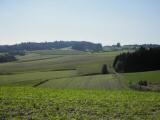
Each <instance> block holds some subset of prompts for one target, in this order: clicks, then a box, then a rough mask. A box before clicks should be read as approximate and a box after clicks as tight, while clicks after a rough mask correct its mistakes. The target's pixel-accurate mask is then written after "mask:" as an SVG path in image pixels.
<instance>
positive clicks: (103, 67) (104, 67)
mask: <svg viewBox="0 0 160 120" xmlns="http://www.w3.org/2000/svg"><path fill="white" fill-rule="evenodd" d="M101 73H102V74H108V73H109V72H108V69H107V65H106V64H104V65H103V66H102V71H101Z"/></svg>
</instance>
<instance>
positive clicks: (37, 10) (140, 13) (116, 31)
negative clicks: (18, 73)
mask: <svg viewBox="0 0 160 120" xmlns="http://www.w3.org/2000/svg"><path fill="white" fill-rule="evenodd" d="M55 40H78V41H82V40H86V41H92V42H100V43H102V44H104V45H108V44H110V45H111V44H115V43H117V42H121V43H122V44H142V43H158V44H160V0H0V44H14V43H20V42H26V41H33V42H41V41H55Z"/></svg>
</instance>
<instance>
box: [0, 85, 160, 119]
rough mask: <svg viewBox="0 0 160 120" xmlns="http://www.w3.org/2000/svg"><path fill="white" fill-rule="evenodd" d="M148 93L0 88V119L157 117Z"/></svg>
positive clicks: (159, 109)
mask: <svg viewBox="0 0 160 120" xmlns="http://www.w3.org/2000/svg"><path fill="white" fill-rule="evenodd" d="M159 118H160V95H159V93H151V92H147V93H145V92H134V91H103V90H54V89H44V88H43V89H42V88H28V87H20V88H19V87H13V88H12V87H10V88H8V87H2V88H0V119H60V120H71V119H73V120H75V119H76V120H83V119H84V120H85V119H86V120H96V119H103V120H106V119H109V120H110V119H118V120H119V119H122V120H142V119H143V120H159Z"/></svg>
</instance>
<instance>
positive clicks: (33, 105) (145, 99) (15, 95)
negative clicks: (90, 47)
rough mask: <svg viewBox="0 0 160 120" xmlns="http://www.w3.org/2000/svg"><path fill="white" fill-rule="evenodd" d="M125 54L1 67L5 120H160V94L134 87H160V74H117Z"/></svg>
mask: <svg viewBox="0 0 160 120" xmlns="http://www.w3.org/2000/svg"><path fill="white" fill-rule="evenodd" d="M64 51H65V52H64ZM120 52H121V51H114V52H100V53H87V52H86V53H84V52H79V51H70V50H58V51H56V50H44V51H33V52H27V54H26V55H25V56H17V58H18V60H17V61H15V62H9V63H3V64H0V120H1V119H2V120H14V119H15V120H17V119H20V120H23V119H24V120H25V119H36V120H37V119H39V120H43V119H50V120H52V119H57V120H111V119H114V120H159V119H160V95H159V93H157V92H138V91H134V90H131V89H130V87H129V84H135V83H137V82H138V81H139V80H147V81H148V82H151V83H154V84H159V83H160V79H159V78H160V71H149V72H138V73H124V74H118V73H115V71H114V70H113V68H112V64H113V60H114V57H115V56H116V55H117V54H119V53H120ZM103 64H106V65H107V69H108V71H109V74H106V75H102V74H101V70H102V66H103Z"/></svg>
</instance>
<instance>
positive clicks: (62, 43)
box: [0, 41, 103, 52]
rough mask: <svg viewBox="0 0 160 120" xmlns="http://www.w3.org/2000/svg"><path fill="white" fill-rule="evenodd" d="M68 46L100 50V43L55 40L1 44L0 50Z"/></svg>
mask: <svg viewBox="0 0 160 120" xmlns="http://www.w3.org/2000/svg"><path fill="white" fill-rule="evenodd" d="M66 47H70V48H72V49H76V50H80V51H93V52H94V51H102V50H103V48H102V45H101V44H95V43H91V42H86V41H55V42H43V43H34V42H28V43H21V44H16V45H1V46H0V52H11V51H34V50H48V49H53V48H54V49H60V48H66Z"/></svg>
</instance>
